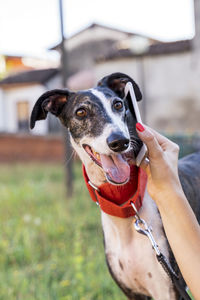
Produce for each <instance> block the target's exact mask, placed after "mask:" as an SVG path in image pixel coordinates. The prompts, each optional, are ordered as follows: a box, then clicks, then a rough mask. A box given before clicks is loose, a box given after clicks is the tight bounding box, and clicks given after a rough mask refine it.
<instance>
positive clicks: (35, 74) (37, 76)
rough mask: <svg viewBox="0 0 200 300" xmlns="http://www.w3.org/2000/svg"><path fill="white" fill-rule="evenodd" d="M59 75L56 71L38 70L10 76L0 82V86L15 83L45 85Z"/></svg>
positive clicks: (52, 69)
mask: <svg viewBox="0 0 200 300" xmlns="http://www.w3.org/2000/svg"><path fill="white" fill-rule="evenodd" d="M58 73H59V70H58V69H55V68H51V69H40V70H31V71H26V72H19V73H17V74H12V75H10V76H8V77H6V78H4V79H3V80H1V81H0V86H2V85H6V84H16V83H33V82H34V83H36V82H37V83H45V82H46V81H48V80H49V79H50V78H51V77H53V76H55V75H56V74H58Z"/></svg>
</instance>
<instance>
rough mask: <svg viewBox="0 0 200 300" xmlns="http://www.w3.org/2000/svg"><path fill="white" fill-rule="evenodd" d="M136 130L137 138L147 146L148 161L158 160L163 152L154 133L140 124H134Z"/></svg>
mask: <svg viewBox="0 0 200 300" xmlns="http://www.w3.org/2000/svg"><path fill="white" fill-rule="evenodd" d="M136 130H137V133H138V136H139V138H140V139H141V140H142V141H143V142H144V144H145V145H146V146H147V149H148V157H149V159H150V160H151V159H158V158H159V157H160V156H161V155H162V152H163V151H162V148H161V147H160V145H159V143H158V141H157V139H156V137H155V135H154V133H153V132H152V131H151V130H150V129H149V128H148V127H146V126H145V125H142V124H141V123H137V124H136Z"/></svg>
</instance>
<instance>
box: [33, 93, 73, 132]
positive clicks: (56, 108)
mask: <svg viewBox="0 0 200 300" xmlns="http://www.w3.org/2000/svg"><path fill="white" fill-rule="evenodd" d="M70 94H73V93H72V92H70V91H68V90H64V89H63V90H60V89H55V90H51V91H48V92H46V93H44V94H43V95H41V96H40V97H39V99H38V100H37V102H36V103H35V105H34V107H33V110H32V114H31V121H30V127H31V129H33V128H34V127H35V122H36V121H39V120H45V119H46V117H47V114H48V112H50V113H52V114H53V115H55V116H56V117H58V116H59V115H60V114H61V112H62V110H63V108H64V106H65V105H66V103H67V100H68V98H69V96H70Z"/></svg>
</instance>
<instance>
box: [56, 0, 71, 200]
mask: <svg viewBox="0 0 200 300" xmlns="http://www.w3.org/2000/svg"><path fill="white" fill-rule="evenodd" d="M59 13H60V31H61V38H62V40H61V61H60V71H61V75H62V86H63V88H66V82H67V77H68V66H67V51H66V44H65V43H66V41H65V37H64V20H63V19H64V18H63V0H59ZM63 138H64V147H65V151H64V153H65V161H66V165H65V178H66V187H67V197H71V196H72V194H73V161H72V155H73V150H72V147H71V144H70V138H69V133H68V131H67V130H66V129H64V130H63Z"/></svg>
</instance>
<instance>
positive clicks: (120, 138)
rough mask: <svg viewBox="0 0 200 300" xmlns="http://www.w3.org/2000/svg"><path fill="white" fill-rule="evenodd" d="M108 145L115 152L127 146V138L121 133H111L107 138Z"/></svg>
mask: <svg viewBox="0 0 200 300" xmlns="http://www.w3.org/2000/svg"><path fill="white" fill-rule="evenodd" d="M107 144H108V147H109V148H110V149H111V150H112V151H115V152H121V151H124V150H126V149H127V148H128V146H129V140H128V139H127V138H126V137H125V136H124V135H123V134H121V133H112V134H111V135H110V136H109V137H108V138H107Z"/></svg>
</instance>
